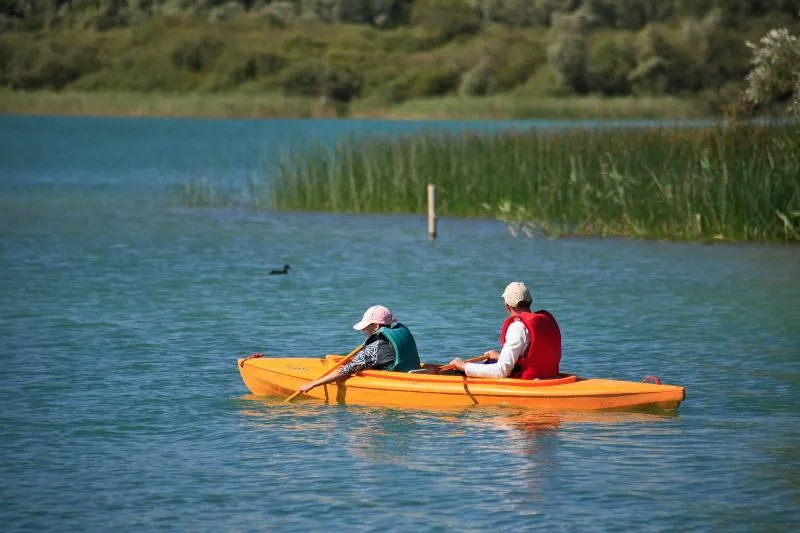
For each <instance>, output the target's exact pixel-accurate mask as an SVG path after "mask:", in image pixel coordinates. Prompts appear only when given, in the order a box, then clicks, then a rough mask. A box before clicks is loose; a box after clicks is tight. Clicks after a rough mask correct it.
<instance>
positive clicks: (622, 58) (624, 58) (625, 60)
mask: <svg viewBox="0 0 800 533" xmlns="http://www.w3.org/2000/svg"><path fill="white" fill-rule="evenodd" d="M635 67H636V57H635V52H634V49H633V47H632V46H631V45H630V44H628V43H627V42H625V41H623V40H621V39H619V38H612V39H604V40H602V41H601V42H599V43H597V44H596V45H594V46H592V47H591V48H590V50H589V60H588V69H587V79H588V84H589V87H591V89H592V91H597V92H600V93H602V94H605V95H625V94H630V92H631V80H630V77H631V73H632V72H633V70H634V68H635Z"/></svg>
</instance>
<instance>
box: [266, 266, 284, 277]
mask: <svg viewBox="0 0 800 533" xmlns="http://www.w3.org/2000/svg"><path fill="white" fill-rule="evenodd" d="M288 273H289V265H283V268H279V269H275V268H273V269H272V270H271V271H270V275H271V276H275V275H278V274H288Z"/></svg>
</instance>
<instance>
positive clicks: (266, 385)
mask: <svg viewBox="0 0 800 533" xmlns="http://www.w3.org/2000/svg"><path fill="white" fill-rule="evenodd" d="M339 358H340V356H326V357H325V358H319V359H315V358H252V359H251V358H246V359H239V360H238V367H239V373H240V374H241V376H242V380H243V381H244V384H245V386H247V388H248V389H249V390H250V392H252V393H253V394H255V395H259V396H260V395H282V396H289V395H291V394H292V393H294V392H296V391H297V389H298V388H299V387H300V386H302V385H303V384H305V383H308V381H310V380H313V379H317V378H319V377H320V376H321V375H323V374H324V373H325V372H326V371H327V370H330V369H331V368H333V366H334V365H335V364H336V361H337V360H338V359H339ZM307 395H308V396H310V397H312V398H316V399H319V400H324V401H326V402H328V403H344V404H353V405H385V406H398V407H419V408H431V407H434V408H435V407H468V406H474V405H498V406H518V407H528V408H535V409H557V410H562V409H564V410H566V409H579V410H587V409H588V410H597V409H631V408H646V409H660V410H674V409H677V408H678V405H679V404H680V402H681V401H683V399H684V398H685V389H684V387H679V386H676V385H661V384H652V383H636V382H630V381H616V380H609V379H584V378H579V377H577V376H573V375H562V376H561V377H559V378H557V379H552V380H521V379H512V378H503V379H490V378H469V377H464V376H454V375H436V374H418V373H403V372H388V371H382V370H365V371H363V372H358V373H357V374H355V375H353V376H351V377H350V378H349V379H347V380H345V381H341V382H339V383H329V384H327V385H322V386H319V387H316V388H314V389H312V390H310V391H309V392H308V393H307Z"/></svg>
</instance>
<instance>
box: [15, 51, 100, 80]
mask: <svg viewBox="0 0 800 533" xmlns="http://www.w3.org/2000/svg"><path fill="white" fill-rule="evenodd" d="M7 62H8V63H7V69H6V74H5V76H4V77H5V78H6V80H5V81H6V83H7V84H8V86H9V87H10V88H12V89H23V90H35V89H53V90H59V89H63V88H64V87H66V86H67V85H69V84H70V83H72V82H74V81H75V80H77V79H79V78H81V77H82V76H85V75H87V74H90V73H92V72H94V71H95V70H97V69H99V68H100V62H99V61H98V59H97V49H96V48H94V47H91V46H80V47H76V48H73V49H67V50H66V51H62V49H61V46H60V45H59V44H57V43H55V42H52V43H41V44H37V45H35V46H33V47H28V48H23V49H22V50H20V51H19V52H18V53H16V54H15V55H13V56H12V57H10V58H9V59H7Z"/></svg>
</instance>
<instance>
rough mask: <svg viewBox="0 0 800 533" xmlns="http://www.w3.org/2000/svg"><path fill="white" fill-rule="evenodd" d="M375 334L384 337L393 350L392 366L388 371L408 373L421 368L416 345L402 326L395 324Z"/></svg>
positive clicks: (406, 329) (383, 327) (409, 333)
mask: <svg viewBox="0 0 800 533" xmlns="http://www.w3.org/2000/svg"><path fill="white" fill-rule="evenodd" d="M376 334H381V335H383V336H384V337H386V339H387V340H388V341H389V342H390V343H391V344H392V347H393V348H394V366H392V368H390V369H389V370H392V371H395V372H408V371H409V370H416V369H418V368H420V367H421V365H420V363H419V352H417V343H416V342H414V337H413V336H411V332H410V331H409V330H408V328H407V327H405V326H404V325H403V324H401V323H399V322H397V323H396V324H395V325H394V326H382V327H381V328H380V329H379V330H378V331H377V332H376Z"/></svg>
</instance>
